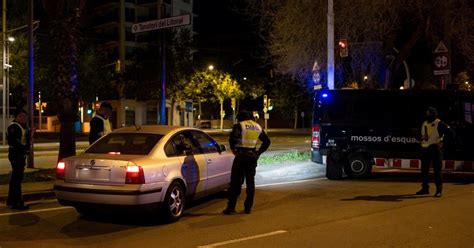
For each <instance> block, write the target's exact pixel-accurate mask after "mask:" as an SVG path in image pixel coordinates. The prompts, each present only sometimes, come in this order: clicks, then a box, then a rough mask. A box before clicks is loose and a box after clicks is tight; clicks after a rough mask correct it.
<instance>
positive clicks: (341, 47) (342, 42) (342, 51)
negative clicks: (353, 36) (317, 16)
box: [338, 39, 349, 57]
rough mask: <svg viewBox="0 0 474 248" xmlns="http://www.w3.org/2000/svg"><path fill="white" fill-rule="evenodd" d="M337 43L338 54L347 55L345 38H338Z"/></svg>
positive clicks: (347, 45)
mask: <svg viewBox="0 0 474 248" xmlns="http://www.w3.org/2000/svg"><path fill="white" fill-rule="evenodd" d="M338 45H339V55H340V56H341V57H347V56H349V43H348V42H347V40H346V39H340V40H339V44H338Z"/></svg>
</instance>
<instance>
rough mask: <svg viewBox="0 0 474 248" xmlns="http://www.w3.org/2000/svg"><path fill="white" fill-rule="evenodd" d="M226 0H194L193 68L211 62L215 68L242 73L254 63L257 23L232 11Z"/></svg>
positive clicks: (256, 49)
mask: <svg viewBox="0 0 474 248" xmlns="http://www.w3.org/2000/svg"><path fill="white" fill-rule="evenodd" d="M231 2H232V1H229V0H198V1H194V12H195V13H196V14H197V17H196V18H195V19H194V30H195V31H196V32H197V35H196V36H195V38H194V39H195V42H196V43H195V44H196V48H197V50H198V52H197V53H195V54H194V61H195V65H196V67H197V68H196V69H198V67H199V66H202V67H203V68H205V67H206V66H207V65H209V64H213V65H214V66H215V67H216V68H218V69H221V70H225V71H228V72H231V73H234V74H240V75H244V74H245V71H248V70H249V69H250V68H254V67H255V66H256V65H257V62H258V60H257V59H256V58H257V56H258V52H259V49H261V48H260V47H259V45H258V38H257V36H256V31H255V30H256V25H253V24H252V23H250V21H249V20H248V18H246V17H245V16H242V15H241V14H239V13H237V12H236V11H235V10H233V8H234V7H233V6H234V5H233V4H232V3H231Z"/></svg>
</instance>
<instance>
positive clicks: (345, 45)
mask: <svg viewBox="0 0 474 248" xmlns="http://www.w3.org/2000/svg"><path fill="white" fill-rule="evenodd" d="M339 47H340V48H346V47H347V40H346V39H341V40H339Z"/></svg>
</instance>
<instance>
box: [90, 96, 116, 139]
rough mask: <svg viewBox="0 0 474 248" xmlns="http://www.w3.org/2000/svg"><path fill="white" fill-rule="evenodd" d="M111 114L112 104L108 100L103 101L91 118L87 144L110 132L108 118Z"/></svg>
mask: <svg viewBox="0 0 474 248" xmlns="http://www.w3.org/2000/svg"><path fill="white" fill-rule="evenodd" d="M111 114H112V105H110V103H108V102H103V103H102V104H101V105H100V108H99V111H98V112H97V113H96V115H95V116H94V117H93V118H92V120H91V124H90V127H91V131H90V133H89V145H91V144H92V143H94V142H95V141H96V140H98V139H99V138H100V137H102V136H104V135H106V134H108V133H110V132H112V128H111V127H110V122H109V118H110V115H111Z"/></svg>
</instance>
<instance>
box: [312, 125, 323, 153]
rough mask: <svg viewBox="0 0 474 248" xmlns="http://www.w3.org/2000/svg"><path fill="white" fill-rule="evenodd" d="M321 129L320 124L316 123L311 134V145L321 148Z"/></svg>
mask: <svg viewBox="0 0 474 248" xmlns="http://www.w3.org/2000/svg"><path fill="white" fill-rule="evenodd" d="M320 129H321V126H320V125H314V126H313V128H312V135H311V147H313V148H319V131H320Z"/></svg>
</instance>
